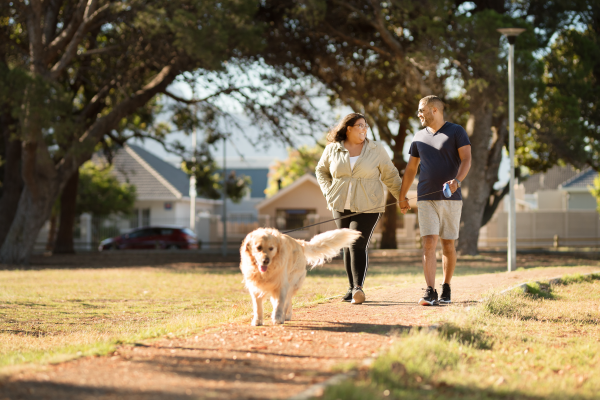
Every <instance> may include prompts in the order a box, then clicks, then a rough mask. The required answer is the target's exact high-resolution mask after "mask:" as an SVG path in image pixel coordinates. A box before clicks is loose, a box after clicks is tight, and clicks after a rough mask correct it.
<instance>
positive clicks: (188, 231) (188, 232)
mask: <svg viewBox="0 0 600 400" xmlns="http://www.w3.org/2000/svg"><path fill="white" fill-rule="evenodd" d="M182 231H183V233H185V234H186V235H188V236H193V237H196V234H195V233H194V231H192V230H191V229H189V228H183V229H182Z"/></svg>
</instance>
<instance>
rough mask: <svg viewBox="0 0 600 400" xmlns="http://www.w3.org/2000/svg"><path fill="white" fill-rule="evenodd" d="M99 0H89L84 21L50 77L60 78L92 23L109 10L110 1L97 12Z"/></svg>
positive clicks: (53, 68) (51, 71)
mask: <svg viewBox="0 0 600 400" xmlns="http://www.w3.org/2000/svg"><path fill="white" fill-rule="evenodd" d="M97 2H98V0H89V2H88V5H87V7H86V9H85V13H84V19H83V22H82V23H81V24H80V25H79V28H78V29H77V31H76V32H75V35H73V38H72V39H71V41H70V42H69V44H68V46H67V48H66V50H65V52H64V53H63V55H62V57H61V58H60V60H59V61H58V62H57V63H56V64H54V66H53V67H52V69H51V70H50V77H51V78H53V79H56V78H58V76H59V75H60V74H61V73H62V72H63V71H64V70H65V68H67V66H68V65H69V63H70V62H71V60H72V59H73V57H74V56H75V54H76V52H77V46H79V43H81V40H82V39H83V36H84V35H85V34H86V33H87V31H88V28H89V27H90V25H91V24H93V23H94V21H95V20H97V19H98V18H100V17H101V16H102V13H103V12H104V11H106V10H108V8H109V6H110V3H107V4H105V5H103V6H102V7H100V8H99V9H98V10H96V11H95V12H94V11H93V10H94V8H95V7H96V3H97Z"/></svg>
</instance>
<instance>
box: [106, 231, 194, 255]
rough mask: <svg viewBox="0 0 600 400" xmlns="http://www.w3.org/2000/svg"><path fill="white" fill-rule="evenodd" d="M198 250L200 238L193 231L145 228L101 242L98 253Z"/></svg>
mask: <svg viewBox="0 0 600 400" xmlns="http://www.w3.org/2000/svg"><path fill="white" fill-rule="evenodd" d="M197 248H198V238H197V237H196V234H195V233H194V232H193V231H192V230H191V229H188V228H182V227H175V226H145V227H142V228H135V229H133V230H131V231H129V232H127V233H124V234H122V235H119V236H116V237H113V238H109V239H105V240H103V241H101V242H100V245H99V246H98V251H106V250H125V249H197Z"/></svg>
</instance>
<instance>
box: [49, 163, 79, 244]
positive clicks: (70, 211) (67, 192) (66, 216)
mask: <svg viewBox="0 0 600 400" xmlns="http://www.w3.org/2000/svg"><path fill="white" fill-rule="evenodd" d="M78 183H79V170H77V171H75V173H74V174H73V176H71V178H69V180H68V181H67V184H66V186H65V188H64V189H63V192H62V195H61V197H60V222H59V223H58V234H57V236H56V243H55V245H54V251H53V252H52V253H53V254H74V253H75V249H74V247H73V226H74V225H75V218H76V216H77V215H76V214H75V205H76V204H77V185H78Z"/></svg>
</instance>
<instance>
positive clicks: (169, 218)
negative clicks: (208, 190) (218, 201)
mask: <svg viewBox="0 0 600 400" xmlns="http://www.w3.org/2000/svg"><path fill="white" fill-rule="evenodd" d="M166 203H171V209H170V210H169V209H167V208H166V207H165V204H166ZM135 208H137V209H142V210H143V209H150V224H151V225H159V224H167V225H181V226H190V200H189V199H188V198H183V199H178V200H170V201H157V200H138V201H136V202H135ZM201 212H208V213H214V210H213V205H212V204H206V203H204V202H202V201H197V202H196V213H201Z"/></svg>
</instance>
